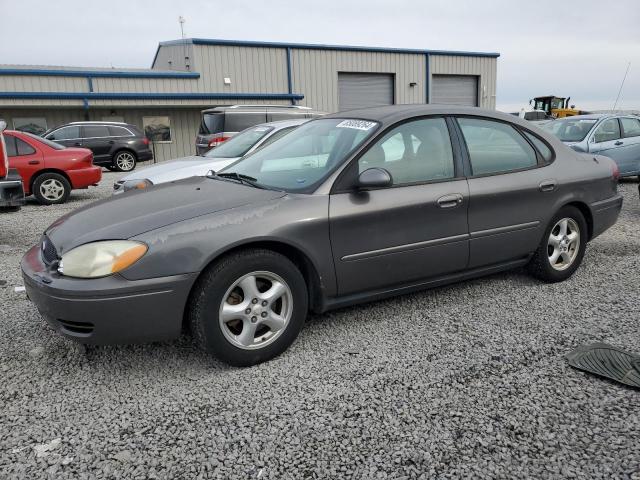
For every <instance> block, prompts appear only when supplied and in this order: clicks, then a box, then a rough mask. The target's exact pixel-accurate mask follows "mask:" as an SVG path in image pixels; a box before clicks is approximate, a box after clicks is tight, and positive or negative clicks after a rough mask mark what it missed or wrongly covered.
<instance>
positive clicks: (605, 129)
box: [593, 118, 620, 143]
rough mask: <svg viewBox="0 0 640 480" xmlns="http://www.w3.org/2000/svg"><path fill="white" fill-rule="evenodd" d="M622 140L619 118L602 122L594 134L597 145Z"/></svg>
mask: <svg viewBox="0 0 640 480" xmlns="http://www.w3.org/2000/svg"><path fill="white" fill-rule="evenodd" d="M619 138H620V124H619V123H618V119H617V118H610V119H608V120H605V121H604V122H602V123H601V124H600V125H598V127H597V128H596V131H595V133H594V134H593V140H594V141H595V142H596V143H601V142H610V141H611V140H618V139H619Z"/></svg>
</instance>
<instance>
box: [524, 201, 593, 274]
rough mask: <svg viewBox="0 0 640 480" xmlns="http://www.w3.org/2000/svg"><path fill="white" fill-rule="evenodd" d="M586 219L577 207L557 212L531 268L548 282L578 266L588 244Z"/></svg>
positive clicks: (572, 271)
mask: <svg viewBox="0 0 640 480" xmlns="http://www.w3.org/2000/svg"><path fill="white" fill-rule="evenodd" d="M587 235H588V233H587V222H586V221H585V219H584V216H583V215H582V212H580V210H578V209H577V208H575V207H571V206H568V207H563V208H562V209H560V211H559V212H558V213H557V214H556V215H554V217H553V218H552V220H551V222H550V223H549V226H548V227H547V230H546V232H545V234H544V236H543V238H542V241H541V242H540V245H539V246H538V249H537V250H536V252H535V254H534V256H533V258H532V259H531V262H530V263H529V271H530V272H531V274H532V275H534V276H535V277H537V278H539V279H541V280H544V281H545V282H561V281H563V280H566V279H567V278H569V277H570V276H571V275H573V273H574V272H575V271H576V270H577V269H578V267H579V266H580V263H581V262H582V258H583V257H584V252H585V248H586V246H587Z"/></svg>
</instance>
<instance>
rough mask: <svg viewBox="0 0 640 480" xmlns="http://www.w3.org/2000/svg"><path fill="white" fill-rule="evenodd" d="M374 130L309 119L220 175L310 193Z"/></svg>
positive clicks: (350, 122) (367, 124)
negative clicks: (253, 180)
mask: <svg viewBox="0 0 640 480" xmlns="http://www.w3.org/2000/svg"><path fill="white" fill-rule="evenodd" d="M377 127H378V123H377V122H372V121H365V120H355V119H342V118H323V119H319V120H313V121H311V122H309V123H305V124H304V125H302V126H300V127H298V128H296V129H295V130H294V131H293V132H291V133H289V134H288V135H286V136H284V137H283V138H280V139H279V140H277V141H275V142H273V143H272V144H270V145H267V146H266V147H264V148H261V149H259V150H257V151H256V152H254V153H252V154H250V155H247V156H246V157H244V158H243V159H242V160H239V161H237V162H235V163H233V164H231V165H229V166H228V167H226V168H224V169H222V170H221V172H224V173H232V172H233V173H239V174H242V175H248V176H249V177H253V178H255V179H256V181H257V182H258V183H259V184H261V185H263V186H265V187H268V188H274V189H277V190H284V191H287V192H310V191H313V189H315V188H316V187H317V186H318V185H319V184H320V183H321V182H322V181H324V180H325V179H326V178H327V177H328V176H329V175H330V174H331V173H332V172H333V171H334V170H335V169H336V168H338V167H339V166H340V165H342V163H343V162H344V161H345V159H346V158H347V157H348V156H349V155H350V154H351V153H352V152H353V151H354V150H355V149H356V148H358V147H359V146H360V145H361V144H362V142H364V141H365V140H366V139H367V138H368V137H369V136H371V135H372V134H373V132H374V131H375V130H376V128H377ZM218 148H220V147H218Z"/></svg>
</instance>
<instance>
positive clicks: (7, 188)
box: [0, 169, 24, 207]
mask: <svg viewBox="0 0 640 480" xmlns="http://www.w3.org/2000/svg"><path fill="white" fill-rule="evenodd" d="M20 205H24V186H23V185H22V178H21V177H20V174H19V173H18V171H17V170H14V169H11V170H9V174H8V175H7V176H6V178H4V179H2V180H0V207H19V206H20Z"/></svg>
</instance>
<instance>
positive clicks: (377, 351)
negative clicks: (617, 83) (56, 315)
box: [0, 173, 640, 479]
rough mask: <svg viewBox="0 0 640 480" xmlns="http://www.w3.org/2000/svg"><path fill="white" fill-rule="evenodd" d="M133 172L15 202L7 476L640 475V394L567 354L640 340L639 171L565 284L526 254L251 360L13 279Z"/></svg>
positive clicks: (4, 250)
mask: <svg viewBox="0 0 640 480" xmlns="http://www.w3.org/2000/svg"><path fill="white" fill-rule="evenodd" d="M117 177H118V175H116V174H112V173H105V175H104V179H103V182H102V185H101V186H100V187H98V188H93V189H91V190H88V191H80V192H75V193H73V194H72V197H71V201H70V202H69V203H68V204H67V205H64V206H61V207H41V206H38V205H36V204H34V203H29V205H27V206H26V207H25V208H23V209H22V210H21V211H20V212H19V213H13V214H6V213H5V214H0V308H1V310H0V332H1V335H0V382H1V385H0V478H2V479H5V478H21V479H22V478H29V479H31V478H74V479H75V478H243V479H244V478H263V479H266V478H271V479H273V478H278V479H280V478H291V479H294V478H295V479H298V478H366V479H377V478H396V479H398V478H434V477H436V478H460V477H463V476H469V477H474V478H495V477H500V478H523V477H537V478H541V477H545V478H575V477H581V478H635V479H640V473H639V472H640V392H639V391H634V390H631V389H629V388H626V387H623V386H618V385H616V384H613V383H610V382H608V381H605V380H601V379H598V378H594V377H592V376H588V375H587V374H583V373H581V372H578V371H575V370H572V369H571V368H570V367H568V366H567V365H566V363H565V361H564V359H563V357H562V356H563V354H565V353H566V352H568V351H570V350H571V349H573V348H574V347H575V346H577V345H579V344H582V343H585V342H595V341H604V342H609V343H612V344H615V345H618V346H620V347H623V348H626V349H628V350H630V351H635V352H640V328H639V325H640V323H639V317H640V315H639V308H638V305H639V304H640V273H639V272H640V203H639V201H638V189H637V187H638V185H637V183H635V182H625V183H623V184H622V185H621V187H620V189H621V191H622V192H623V193H624V195H625V204H624V207H623V212H622V215H621V218H620V220H619V222H618V224H617V225H616V226H615V227H613V228H612V229H611V230H609V231H608V232H607V233H605V234H604V235H602V236H601V237H599V238H598V239H596V240H595V241H594V242H593V243H592V244H590V246H589V248H588V250H587V254H586V257H585V261H584V264H583V266H582V267H581V268H580V269H579V270H578V272H577V273H576V275H575V276H574V277H573V278H572V279H571V280H569V281H567V282H565V283H561V284H555V285H544V284H541V283H539V282H537V281H535V280H533V279H531V278H529V277H528V276H527V275H525V274H524V273H523V272H520V271H516V272H512V273H507V274H500V275H494V276H492V277H489V278H484V279H480V280H476V281H470V282H465V283H461V284H457V285H452V286H449V287H445V288H439V289H437V290H432V291H427V292H423V293H418V294H413V295H408V296H404V297H400V298H396V299H391V300H387V301H382V302H377V303H372V304H368V305H363V306H359V307H354V308H349V309H344V310H339V311H336V312H332V313H329V314H326V315H321V316H316V317H313V318H311V319H310V320H309V321H308V323H307V326H306V327H305V328H304V330H303V331H302V333H301V335H300V338H299V339H298V341H297V342H296V343H295V344H294V345H293V346H292V347H291V348H290V350H289V351H288V352H286V353H285V354H284V355H282V356H281V357H279V358H278V359H276V360H274V361H271V362H269V363H267V364H263V365H259V366H257V367H254V368H249V369H234V368H229V367H226V366H224V365H222V364H220V363H218V362H216V361H214V360H212V359H210V358H208V357H207V356H206V355H204V354H202V353H200V352H199V351H197V350H195V349H194V348H193V347H192V346H191V343H190V341H189V339H188V338H186V337H185V338H181V339H180V340H177V341H175V342H170V343H159V344H149V345H142V346H124V347H102V348H95V347H94V348H90V349H87V350H86V351H85V349H84V348H82V347H80V346H77V345H75V344H73V343H71V342H69V341H67V340H65V339H64V338H62V337H60V336H58V335H56V334H54V333H53V332H52V330H51V329H50V328H49V327H48V326H46V325H45V324H44V322H43V321H42V320H41V319H40V317H39V315H38V313H37V312H36V311H35V310H34V308H33V306H32V305H31V304H30V303H29V301H28V300H27V299H26V298H25V295H24V293H17V292H15V291H14V287H15V286H19V285H21V284H22V282H21V278H20V272H19V266H18V263H19V259H20V257H21V255H22V254H23V253H24V252H25V251H26V250H27V248H28V247H30V246H31V245H33V244H34V243H36V242H37V241H38V238H39V236H40V234H41V232H42V231H43V230H44V228H45V227H46V226H47V225H48V224H49V223H51V222H53V220H55V219H56V218H57V217H58V216H60V215H62V214H64V213H66V212H68V211H70V210H72V209H74V208H77V207H79V206H81V205H84V204H86V203H88V202H90V201H93V200H95V199H98V198H102V197H105V196H106V195H108V194H109V192H110V188H111V184H112V183H113V181H114V179H115V178H117Z"/></svg>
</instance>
